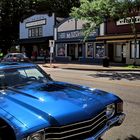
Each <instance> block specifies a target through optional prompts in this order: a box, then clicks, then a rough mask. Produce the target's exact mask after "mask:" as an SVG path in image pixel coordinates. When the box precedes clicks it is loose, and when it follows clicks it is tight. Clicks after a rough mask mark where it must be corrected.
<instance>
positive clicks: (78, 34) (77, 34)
mask: <svg viewBox="0 0 140 140" xmlns="http://www.w3.org/2000/svg"><path fill="white" fill-rule="evenodd" d="M89 36H90V37H95V36H97V32H92V33H91V34H90V35H89ZM83 37H84V34H83V31H82V30H76V31H69V32H68V31H67V32H59V33H58V39H73V38H83Z"/></svg>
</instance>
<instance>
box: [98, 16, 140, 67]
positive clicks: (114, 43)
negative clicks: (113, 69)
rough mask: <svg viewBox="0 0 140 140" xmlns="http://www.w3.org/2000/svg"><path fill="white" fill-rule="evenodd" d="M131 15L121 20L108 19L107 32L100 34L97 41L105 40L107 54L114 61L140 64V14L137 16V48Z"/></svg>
mask: <svg viewBox="0 0 140 140" xmlns="http://www.w3.org/2000/svg"><path fill="white" fill-rule="evenodd" d="M128 20H129V22H130V20H131V19H130V17H128V18H126V19H121V20H119V21H116V22H115V21H112V20H107V22H106V23H105V34H104V35H102V36H98V37H97V38H96V40H97V41H99V42H100V41H103V42H104V44H105V47H106V50H107V51H106V55H107V56H108V57H109V58H110V61H112V62H121V63H124V64H133V63H134V61H136V64H137V65H140V16H136V17H135V20H136V31H137V46H136V48H135V43H134V37H135V36H134V34H133V32H132V28H131V25H130V24H129V23H128Z"/></svg>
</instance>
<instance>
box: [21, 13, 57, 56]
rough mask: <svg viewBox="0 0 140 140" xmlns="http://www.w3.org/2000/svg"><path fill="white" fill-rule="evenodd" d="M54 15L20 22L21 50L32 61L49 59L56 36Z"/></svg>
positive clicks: (35, 16) (30, 18) (32, 17)
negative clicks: (52, 41)
mask: <svg viewBox="0 0 140 140" xmlns="http://www.w3.org/2000/svg"><path fill="white" fill-rule="evenodd" d="M54 25H55V16H54V14H49V15H48V14H36V15H33V16H31V17H29V18H26V19H24V20H23V21H22V22H20V40H19V44H20V50H21V52H25V53H26V55H27V56H28V57H29V58H31V59H43V58H44V57H49V52H50V47H49V40H52V39H53V36H54Z"/></svg>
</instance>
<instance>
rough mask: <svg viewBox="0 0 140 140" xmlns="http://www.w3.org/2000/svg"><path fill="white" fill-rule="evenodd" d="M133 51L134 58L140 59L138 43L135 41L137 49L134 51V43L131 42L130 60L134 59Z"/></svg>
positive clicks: (139, 43) (139, 45)
mask: <svg viewBox="0 0 140 140" xmlns="http://www.w3.org/2000/svg"><path fill="white" fill-rule="evenodd" d="M135 51H136V58H140V42H139V41H137V48H136V50H135V43H134V41H133V42H131V58H135Z"/></svg>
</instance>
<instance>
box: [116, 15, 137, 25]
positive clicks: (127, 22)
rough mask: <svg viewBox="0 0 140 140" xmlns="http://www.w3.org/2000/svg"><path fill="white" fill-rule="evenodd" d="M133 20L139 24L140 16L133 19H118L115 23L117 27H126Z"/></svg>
mask: <svg viewBox="0 0 140 140" xmlns="http://www.w3.org/2000/svg"><path fill="white" fill-rule="evenodd" d="M134 20H135V23H140V16H135V19H133V18H131V17H128V18H126V19H120V20H119V21H117V25H127V24H130V23H133V22H134Z"/></svg>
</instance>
